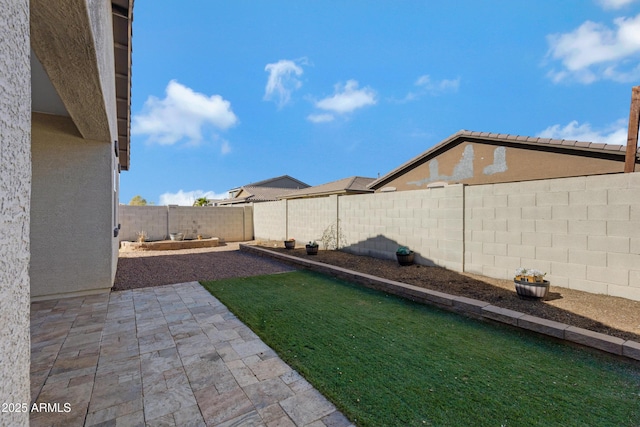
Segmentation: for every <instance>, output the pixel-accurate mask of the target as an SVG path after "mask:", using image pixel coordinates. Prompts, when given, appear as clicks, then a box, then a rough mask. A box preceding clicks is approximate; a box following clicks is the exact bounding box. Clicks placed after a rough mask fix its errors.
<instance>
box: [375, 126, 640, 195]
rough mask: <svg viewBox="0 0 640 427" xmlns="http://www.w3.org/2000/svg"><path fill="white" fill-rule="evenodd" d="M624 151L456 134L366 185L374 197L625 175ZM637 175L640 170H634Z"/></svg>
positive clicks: (592, 145)
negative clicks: (453, 186) (431, 188)
mask: <svg viewBox="0 0 640 427" xmlns="http://www.w3.org/2000/svg"><path fill="white" fill-rule="evenodd" d="M623 149H624V147H623V146H619V145H605V144H596V143H590V142H579V141H563V140H553V139H542V138H531V137H523V136H516V135H497V134H485V133H480V132H469V131H460V132H458V133H456V134H454V135H452V136H451V137H449V138H448V139H446V140H444V141H443V142H441V143H439V144H437V145H436V146H434V147H432V148H431V149H429V150H427V151H425V152H424V153H422V154H420V155H418V156H416V157H414V158H413V159H411V160H409V161H408V162H407V163H405V164H404V165H401V166H399V167H398V168H396V169H395V170H393V171H391V172H389V173H388V174H386V175H385V176H383V177H381V178H379V179H377V180H376V181H374V182H373V183H371V185H370V188H372V189H374V190H375V191H378V192H384V191H406V190H419V189H424V188H427V186H429V185H430V184H433V185H436V183H446V184H458V183H459V184H469V185H478V184H495V183H501V182H516V181H531V180H538V179H548V178H567V177H573V176H589V175H602V174H610V173H620V172H622V171H623V170H624V161H625V151H624V150H623ZM636 170H640V165H638V164H637V165H636Z"/></svg>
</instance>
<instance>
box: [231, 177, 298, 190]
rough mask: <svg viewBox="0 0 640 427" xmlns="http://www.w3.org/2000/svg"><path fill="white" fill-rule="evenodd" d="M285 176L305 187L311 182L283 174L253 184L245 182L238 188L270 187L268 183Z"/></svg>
mask: <svg viewBox="0 0 640 427" xmlns="http://www.w3.org/2000/svg"><path fill="white" fill-rule="evenodd" d="M285 178H288V179H290V180H292V181H294V182H296V183H298V184H299V185H300V187H305V188H306V187H309V184H307V183H304V182H302V181H300V180H298V179H295V178H294V177H292V176H289V175H281V176H276V177H273V178H268V179H263V180H262V181H258V182H252V183H251V184H245V185H243V186H241V187H237V188H247V187H269V185H268V184H269V183H272V182H275V181H278V180H281V179H285ZM271 187H272V188H275V187H273V186H271Z"/></svg>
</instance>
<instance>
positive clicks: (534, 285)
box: [513, 279, 549, 300]
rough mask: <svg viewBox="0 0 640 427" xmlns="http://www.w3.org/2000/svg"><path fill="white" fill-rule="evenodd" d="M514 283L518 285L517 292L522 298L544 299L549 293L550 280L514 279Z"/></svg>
mask: <svg viewBox="0 0 640 427" xmlns="http://www.w3.org/2000/svg"><path fill="white" fill-rule="evenodd" d="M513 283H514V284H515V285H516V293H517V294H518V296H519V297H520V299H527V300H539V299H542V300H544V299H545V298H546V297H547V295H548V294H549V281H548V280H543V281H542V282H529V281H527V280H517V279H514V280H513Z"/></svg>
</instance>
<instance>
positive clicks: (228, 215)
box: [119, 205, 253, 242]
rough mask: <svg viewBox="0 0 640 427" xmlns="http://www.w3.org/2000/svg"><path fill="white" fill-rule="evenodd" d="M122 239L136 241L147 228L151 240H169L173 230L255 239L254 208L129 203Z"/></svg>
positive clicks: (122, 210) (234, 239)
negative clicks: (138, 234) (139, 204)
mask: <svg viewBox="0 0 640 427" xmlns="http://www.w3.org/2000/svg"><path fill="white" fill-rule="evenodd" d="M119 219H120V235H119V239H120V241H123V240H126V241H135V240H136V239H137V233H139V232H141V231H144V232H145V234H146V236H147V239H148V240H166V239H168V238H169V234H170V233H183V234H184V235H185V238H187V239H193V238H196V236H197V235H198V234H201V235H202V236H203V237H205V238H207V237H218V238H220V239H223V240H225V241H228V242H237V241H247V240H252V239H253V223H252V221H253V209H252V207H251V206H244V207H212V206H206V207H193V206H128V205H121V206H120V209H119Z"/></svg>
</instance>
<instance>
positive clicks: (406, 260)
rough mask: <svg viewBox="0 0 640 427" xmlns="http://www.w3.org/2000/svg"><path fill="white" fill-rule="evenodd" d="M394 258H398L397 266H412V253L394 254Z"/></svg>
mask: <svg viewBox="0 0 640 427" xmlns="http://www.w3.org/2000/svg"><path fill="white" fill-rule="evenodd" d="M396 258H398V264H400V265H412V264H413V251H411V252H409V253H408V254H399V253H396Z"/></svg>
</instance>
